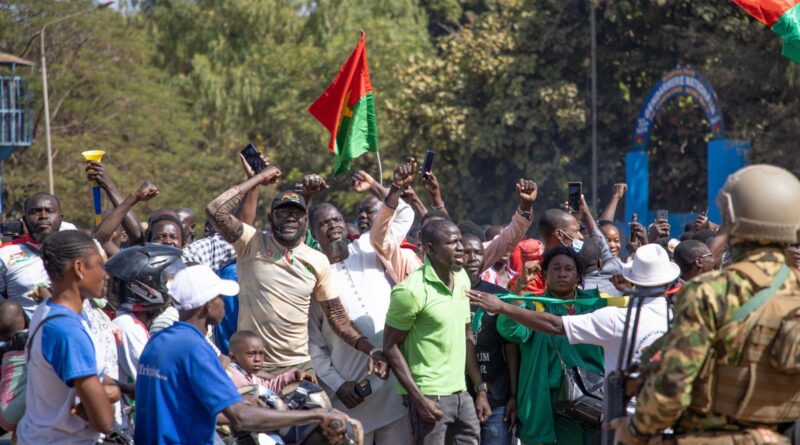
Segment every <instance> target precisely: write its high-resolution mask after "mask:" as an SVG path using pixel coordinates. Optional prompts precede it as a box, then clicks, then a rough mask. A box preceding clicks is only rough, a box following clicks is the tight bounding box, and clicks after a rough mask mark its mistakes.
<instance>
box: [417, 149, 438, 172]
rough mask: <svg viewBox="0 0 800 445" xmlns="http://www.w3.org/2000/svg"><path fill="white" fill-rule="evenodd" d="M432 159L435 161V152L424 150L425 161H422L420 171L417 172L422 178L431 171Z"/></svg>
mask: <svg viewBox="0 0 800 445" xmlns="http://www.w3.org/2000/svg"><path fill="white" fill-rule="evenodd" d="M434 159H436V152H435V151H433V150H426V151H425V160H424V161H422V169H421V170H420V171H419V175H420V176H421V177H422V178H425V174H426V173H430V172H431V171H432V170H433V160H434Z"/></svg>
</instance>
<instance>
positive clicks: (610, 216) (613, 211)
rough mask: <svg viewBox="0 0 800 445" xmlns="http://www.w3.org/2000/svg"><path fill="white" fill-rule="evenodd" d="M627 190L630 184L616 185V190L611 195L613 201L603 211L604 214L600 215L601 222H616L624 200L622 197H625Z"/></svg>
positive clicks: (621, 183)
mask: <svg viewBox="0 0 800 445" xmlns="http://www.w3.org/2000/svg"><path fill="white" fill-rule="evenodd" d="M627 190H628V184H625V183H624V182H620V183H618V184H614V188H613V191H612V193H611V200H610V201H608V205H607V206H606V208H605V210H603V213H601V214H600V221H611V222H614V218H616V215H617V206H618V205H619V202H620V201H621V200H622V197H623V196H625V192H626V191H627Z"/></svg>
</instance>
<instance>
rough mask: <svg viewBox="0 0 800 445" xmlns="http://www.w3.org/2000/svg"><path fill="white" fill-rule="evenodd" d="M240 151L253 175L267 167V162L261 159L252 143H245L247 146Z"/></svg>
mask: <svg viewBox="0 0 800 445" xmlns="http://www.w3.org/2000/svg"><path fill="white" fill-rule="evenodd" d="M240 153H241V155H242V156H243V157H244V160H245V162H247V165H248V166H250V169H251V170H252V171H253V175H257V174H259V173H261V172H262V171H264V169H265V168H267V163H266V162H264V160H263V159H261V153H259V152H258V150H256V147H255V146H254V145H253V144H247V147H245V148H243V149H242V151H241V152H240Z"/></svg>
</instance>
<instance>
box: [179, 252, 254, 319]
mask: <svg viewBox="0 0 800 445" xmlns="http://www.w3.org/2000/svg"><path fill="white" fill-rule="evenodd" d="M238 293H239V283H237V282H235V281H231V280H223V279H222V278H220V277H218V276H217V274H215V273H214V271H213V270H211V268H210V267H208V265H206V264H198V265H196V266H189V267H187V268H186V269H183V270H181V271H180V272H178V273H177V274H175V278H174V279H173V280H172V283H170V285H169V294H170V295H171V296H172V300H173V306H175V309H177V310H179V311H189V310H192V309H196V308H199V307H201V306H203V305H204V304H206V303H208V302H209V301H211V300H213V299H214V298H215V297H216V296H217V295H236V294H238Z"/></svg>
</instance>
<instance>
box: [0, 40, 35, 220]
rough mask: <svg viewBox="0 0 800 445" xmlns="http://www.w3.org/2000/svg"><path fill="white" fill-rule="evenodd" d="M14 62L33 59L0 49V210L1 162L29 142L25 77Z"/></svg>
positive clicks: (28, 64) (30, 127)
mask: <svg viewBox="0 0 800 445" xmlns="http://www.w3.org/2000/svg"><path fill="white" fill-rule="evenodd" d="M18 66H22V67H33V62H30V61H27V60H25V59H22V58H19V57H16V56H12V55H11V54H5V53H0V214H2V212H3V198H2V167H1V165H2V162H3V161H4V160H6V159H7V158H8V157H9V156H11V154H12V153H14V151H16V150H17V149H19V148H25V147H30V145H31V143H33V119H32V116H31V111H30V109H29V108H28V106H29V104H30V100H29V99H30V97H29V94H28V91H27V89H26V88H25V79H23V78H22V77H21V76H19V75H18V74H17V67H18Z"/></svg>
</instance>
